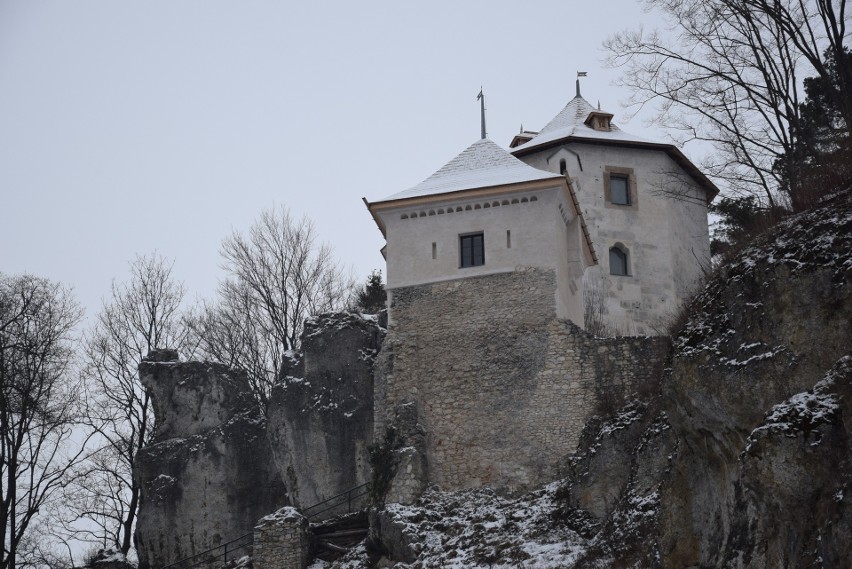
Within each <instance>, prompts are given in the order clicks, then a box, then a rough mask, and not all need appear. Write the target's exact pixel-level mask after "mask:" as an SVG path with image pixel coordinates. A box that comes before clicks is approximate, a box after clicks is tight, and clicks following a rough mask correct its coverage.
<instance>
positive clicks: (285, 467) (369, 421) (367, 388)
mask: <svg viewBox="0 0 852 569" xmlns="http://www.w3.org/2000/svg"><path fill="white" fill-rule="evenodd" d="M383 336H384V329H383V328H382V327H380V326H379V324H378V320H377V319H376V318H375V317H372V316H363V315H358V314H349V313H331V314H322V315H320V316H317V317H315V318H311V319H309V320H307V321H306V322H305V328H304V332H303V334H302V343H301V352H300V353H295V352H291V353H290V357H289V359H288V360H287V361H285V363H284V365H283V366H282V369H281V372H280V374H279V379H278V381H277V382H276V383H275V385H274V387H273V389H272V395H271V397H270V400H269V409H268V412H267V416H268V417H269V440H270V446H271V448H272V451H273V454H274V456H275V462H276V464H277V467H278V469H279V472H280V473H281V476H282V477H284V478H285V480H286V482H287V487H288V489H289V491H290V497H291V500H292V502H293V504H294V505H296V506H298V507H301V508H306V507H310V506H313V505H314V504H317V503H319V502H321V501H323V500H326V499H329V498H331V497H333V496H335V495H337V494H340V493H341V492H345V491H348V490H349V489H351V488H354V487H355V486H358V485H361V484H364V483H366V482H367V481H368V480H369V473H370V466H369V452H368V447H369V446H370V445H371V444H372V442H373V361H374V360H375V357H376V355H377V354H378V352H379V348H380V347H381V343H382V338H383ZM363 494H366V491H364V492H363ZM336 513H338V510H337V509H335V508H331V509H329V510H327V511H326V512H323V513H320V514H318V515H319V516H320V517H322V516H323V515H326V516H330V515H334V514H336Z"/></svg>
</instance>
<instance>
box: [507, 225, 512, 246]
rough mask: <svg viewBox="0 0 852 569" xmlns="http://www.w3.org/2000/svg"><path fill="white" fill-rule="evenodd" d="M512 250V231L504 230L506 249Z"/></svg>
mask: <svg viewBox="0 0 852 569" xmlns="http://www.w3.org/2000/svg"><path fill="white" fill-rule="evenodd" d="M511 248H512V231H511V230H510V229H507V230H506V249H511Z"/></svg>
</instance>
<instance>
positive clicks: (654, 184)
mask: <svg viewBox="0 0 852 569" xmlns="http://www.w3.org/2000/svg"><path fill="white" fill-rule="evenodd" d="M612 118H613V115H612V114H611V113H607V112H604V111H601V110H600V109H595V108H594V107H592V105H590V104H589V103H588V102H587V101H586V100H585V99H583V98H582V97H581V96H580V93H579V86H578V90H577V96H576V97H574V98H573V99H572V100H571V101H570V102H569V103H568V104H567V105H566V106H565V108H564V109H563V110H562V111H561V112H560V113H559V114H558V115H556V117H555V118H554V119H553V120H551V121H550V122H549V123H548V124H547V125H546V126H545V127H544V128H543V129H542V130H541V132H538V133H536V132H528V131H523V132H521V133H520V134H519V135H517V136H515V138H514V140H513V141H512V143H511V145H510V146H511V153H510V152H508V151H506V150H503V149H502V148H500V147H499V146H498V145H496V144H495V143H493V142H491V141H490V140H488V139H487V138H485V137H484V134H483V138H482V139H481V140H478V141H476V142H475V143H473V144H472V145H471V146H469V147H468V148H467V149H466V150H464V151H463V152H462V153H461V154H459V155H458V156H456V157H455V158H454V159H453V160H451V161H450V162H448V163H447V164H446V165H445V166H444V167H442V168H441V169H439V170H438V171H437V172H435V173H434V174H433V175H432V176H430V177H429V178H428V179H426V180H424V181H423V182H421V183H420V184H418V185H416V186H414V187H412V188H409V189H407V190H404V191H402V192H398V193H396V194H393V195H391V196H389V197H387V198H384V199H382V200H380V201H376V202H373V203H368V204H367V205H368V207H369V210H370V212H371V214H372V215H373V218H374V219H375V221H376V223H377V224H378V226H379V228H380V229H381V231H382V233H383V234H384V236H385V238H386V240H387V246H386V248H385V249H384V250H383V253H384V254H385V258H386V260H387V286H388V290H389V293H390V294H391V296H392V295H393V294H394V293H395V291H397V290H399V289H401V288H404V287H410V286H417V285H422V284H425V283H436V282H441V281H448V280H453V279H462V278H470V277H474V276H482V275H494V274H499V273H507V272H511V271H514V270H516V269H517V268H519V267H536V268H548V269H551V270H553V271H555V275H556V314H557V316H558V317H559V318H566V319H569V320H571V321H572V322H574V323H575V324H577V325H578V326H580V327H583V328H588V329H590V330H591V331H593V332H600V331H601V330H608V331H617V332H619V333H621V334H622V335H633V334H639V335H652V334H655V333H658V332H659V331H660V330H661V329H663V328H664V326H665V322H666V320H667V319H668V318H670V317H671V316H672V314H673V313H674V312H675V311H676V310H677V307H678V306H679V305H680V304H681V302H682V301H683V300H684V299H685V298H688V296H689V295H690V293H691V292H692V291H693V290H694V288H695V286H696V284H697V283H698V281H699V279H700V277H701V275H702V269H705V268H706V267H707V266H709V258H710V249H709V238H708V230H707V204H708V203H710V201H711V200H712V199H713V197H714V196H715V195H716V194H717V193H718V190H717V189H716V187H715V186H714V185H713V184H712V182H710V181H709V180H708V179H707V178H706V177H705V176H704V175H703V174H702V173H701V172H700V171H699V170H698V169H697V168H696V167H695V166H694V165H693V164H692V163H691V162H690V161H689V160H688V159H687V158H686V157H685V156H684V155H683V154H682V153H681V152H680V150H678V149H677V148H676V147H675V146H672V145H670V144H662V143H658V142H653V141H649V140H646V139H644V138H641V137H638V136H635V135H632V134H628V133H626V132H624V131H622V130H621V129H619V128H618V127H617V126H616V125H615V124H613V123H612ZM483 133H484V131H483ZM365 201H366V200H365ZM391 303H392V301H391ZM391 318H393V310H391Z"/></svg>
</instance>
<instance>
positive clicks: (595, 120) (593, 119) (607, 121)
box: [586, 111, 613, 132]
mask: <svg viewBox="0 0 852 569" xmlns="http://www.w3.org/2000/svg"><path fill="white" fill-rule="evenodd" d="M612 117H613V115H612V114H611V113H605V112H603V111H592V112H591V113H589V116H588V117H586V126H588V127H589V128H593V129H595V130H601V131H604V132H607V131H610V130H612Z"/></svg>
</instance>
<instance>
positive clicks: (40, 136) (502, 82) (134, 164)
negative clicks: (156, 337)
mask: <svg viewBox="0 0 852 569" xmlns="http://www.w3.org/2000/svg"><path fill="white" fill-rule="evenodd" d="M643 19H646V20H647V19H648V16H647V15H644V14H643V13H642V12H641V9H640V7H639V4H638V2H637V1H635V0H601V1H598V2H589V1H583V2H578V1H575V0H561V1H537V0H527V1H525V2H519V1H517V0H515V1H512V2H509V1H502V0H500V1H497V0H490V1H478V0H476V1H474V0H465V1H460V0H455V1H444V0H430V1H429V2H417V3H415V2H401V1H399V0H397V1H387V2H372V1H363V2H330V1H329V2H298V3H296V2H287V1H283V0H282V1H259V0H254V1H251V0H240V1H237V0H233V1H227V2H226V1H215V0H181V1H172V0H169V1H164V0H161V1H150V0H148V1H145V2H141V1H136V2H131V1H120V2H117V1H114V0H102V1H90V0H77V1H74V2H67V1H37V2H36V1H32V0H17V1H16V0H0V198H2V199H0V271H2V272H5V273H13V274H14V273H21V272H30V273H34V274H37V275H40V276H45V277H48V278H51V279H54V280H59V281H62V282H64V283H66V284H69V285H72V286H73V287H74V288H75V290H76V293H77V296H78V298H79V299H80V300H81V302H82V303H83V304H84V306H85V307H86V309H87V313H88V315H89V317H91V316H93V315H94V313H95V312H96V311H97V310H98V308H99V306H100V299H101V298H102V297H104V296H105V295H107V294H108V292H109V287H110V283H111V280H112V279H113V278H118V279H124V278H125V276H126V274H127V263H128V262H129V261H130V260H132V259H133V258H134V257H135V255H136V254H145V253H151V252H153V251H155V250H156V251H159V252H160V253H161V254H163V255H165V256H166V257H168V258H172V259H174V260H175V274H176V276H177V277H178V278H179V279H180V280H183V281H184V283H185V284H186V287H187V289H188V292H189V296H190V298H194V297H196V296H198V297H212V296H213V295H214V292H215V288H216V284H217V281H218V279H220V278H221V276H222V273H221V271H220V269H219V264H220V259H219V255H218V249H219V244H220V242H221V240H222V239H223V238H224V237H225V236H227V235H228V234H230V232H231V231H232V229H240V230H245V229H247V228H248V227H249V226H250V224H251V222H252V220H253V219H254V218H255V217H256V216H257V215H258V213H259V212H260V211H261V210H262V209H264V208H268V207H270V206H271V205H273V204H274V203H278V204H283V205H286V206H288V207H289V208H290V209H291V210H292V211H293V212H294V213H295V214H297V215H302V214H304V215H307V216H308V217H310V218H311V219H313V220H314V222H315V223H316V226H317V230H318V233H319V234H320V236H321V237H322V238H323V240H325V241H327V242H329V243H330V244H332V245H333V246H334V248H335V250H336V252H337V254H338V257H339V258H341V259H342V260H343V261H345V262H347V263H350V264H351V265H352V267H353V268H354V270H355V272H356V274H357V275H358V277H359V280H361V279H362V278H363V277H365V276H366V275H367V274H368V273H369V272H370V271H371V270H372V269H375V268H382V269H383V260H382V257H381V255H380V254H379V252H378V251H379V249H380V248H381V246H382V245H383V240H382V237H381V234H380V232H379V230H378V229H377V228H376V226H375V224H374V223H373V221H372V219H371V217H370V215H369V213H368V211H367V210H366V208H365V207H364V205H363V203H362V201H361V198H362V197H363V196H365V197H367V199H369V200H371V201H372V200H377V199H379V198H382V197H385V196H387V195H390V194H392V193H395V192H398V191H401V190H403V189H406V188H408V187H410V186H413V185H415V184H417V183H419V182H420V181H422V180H423V179H424V178H426V177H427V176H429V175H430V174H431V173H432V172H434V171H435V170H437V169H438V168H440V167H441V166H443V165H444V163H445V162H447V161H448V160H449V159H451V158H452V157H453V156H455V155H456V154H457V153H458V152H460V151H461V150H463V149H464V148H466V147H467V146H468V145H469V144H470V143H472V142H474V141H475V140H476V139H478V138H479V104H478V102H477V101H476V100H475V98H476V94H477V93H478V92H479V88H480V85H482V86H484V89H485V94H486V97H487V103H488V104H487V107H488V131H489V137H490V138H491V139H492V140H494V141H495V142H496V143H498V144H499V145H501V146H503V147H504V148H505V147H508V144H509V142H510V140H511V138H512V136H513V135H514V134H515V133H516V132H517V131H518V129H519V127H520V124H521V123H523V125H524V127H525V128H528V129H532V130H538V129H540V128H541V127H543V126H544V124H545V123H546V122H547V121H549V120H550V119H551V118H552V117H553V116H555V115H556V114H557V113H558V112H559V111H560V110H561V109H562V107H563V106H564V105H565V103H567V102H568V101H569V100H570V99H571V98H572V97H573V95H574V80H575V76H576V71H577V70H584V71H588V73H589V75H588V77H587V78H586V79H584V80H583V87H582V88H583V95H584V96H585V97H586V99H588V100H589V101H590V102H592V103H593V104H596V103H597V101H598V100H600V102H601V104H602V106H603V108H604V109H606V110H609V111H610V112H614V113H615V115H616V118H615V121H616V122H618V123H619V124H620V125H621V126H622V127H624V128H625V129H626V130H627V131H629V132H633V133H636V134H644V135H646V136H650V135H651V133H649V131H648V130H647V129H646V128H644V126H643V125H642V123H641V122H640V121H639V120H634V121H632V122H631V123H630V124H628V125H625V123H624V121H623V120H619V118H620V117H621V116H623V114H624V113H623V111H622V109H621V108H620V107H619V102H620V101H622V100H624V99H625V98H626V96H627V94H626V93H624V92H619V91H618V90H616V89H615V88H613V87H612V86H611V84H612V82H613V80H614V79H615V78H616V77H617V73H618V72H617V70H608V69H604V68H603V66H602V63H601V59H602V57H603V53H602V51H601V47H600V46H601V42H602V41H603V40H604V39H605V38H606V37H607V35H609V34H610V33H612V32H614V31H618V30H621V29H624V28H628V27H630V28H633V27H636V26H637V25H638V24H639V23H640V22H641V21H642V20H643Z"/></svg>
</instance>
